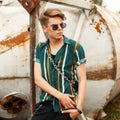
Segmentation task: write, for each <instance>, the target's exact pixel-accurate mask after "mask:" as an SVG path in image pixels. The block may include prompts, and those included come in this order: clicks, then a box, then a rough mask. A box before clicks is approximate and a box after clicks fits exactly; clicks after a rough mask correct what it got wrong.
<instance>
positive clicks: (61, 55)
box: [34, 36, 86, 112]
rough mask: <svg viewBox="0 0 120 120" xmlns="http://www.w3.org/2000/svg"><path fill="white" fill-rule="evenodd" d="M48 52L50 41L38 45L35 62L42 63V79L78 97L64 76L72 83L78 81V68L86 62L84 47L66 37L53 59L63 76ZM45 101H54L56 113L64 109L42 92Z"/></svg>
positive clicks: (61, 90) (42, 99)
mask: <svg viewBox="0 0 120 120" xmlns="http://www.w3.org/2000/svg"><path fill="white" fill-rule="evenodd" d="M47 51H48V52H49V40H47V41H46V42H44V43H38V44H37V45H36V48H35V54H34V61H35V62H38V63H40V66H41V70H42V77H43V78H44V79H45V80H46V81H47V82H48V83H49V84H50V85H51V86H53V87H54V88H56V89H57V90H58V91H60V92H62V93H69V94H72V95H74V96H76V93H75V91H74V90H73V89H72V85H71V84H70V82H69V81H67V80H66V79H65V77H64V75H65V76H67V77H68V79H69V80H71V81H77V74H76V67H77V66H78V65H80V64H81V63H83V62H86V58H85V53H84V49H83V47H82V46H81V45H80V43H78V42H76V41H74V40H72V39H68V38H67V37H66V36H64V45H63V46H62V47H61V49H60V50H59V51H58V52H57V54H56V55H55V57H54V58H53V60H54V63H55V64H56V65H57V68H59V69H60V70H61V71H62V73H63V74H64V75H63V74H62V75H61V74H60V73H59V72H58V71H57V70H56V69H55V67H54V66H53V64H52V62H51V61H50V59H49V57H48V54H47ZM74 100H75V99H74ZM44 101H53V107H54V111H55V112H59V111H61V110H62V109H64V108H63V106H61V104H60V103H59V101H58V100H57V99H56V98H54V97H53V96H51V95H49V94H48V93H46V92H44V91H41V94H40V102H44Z"/></svg>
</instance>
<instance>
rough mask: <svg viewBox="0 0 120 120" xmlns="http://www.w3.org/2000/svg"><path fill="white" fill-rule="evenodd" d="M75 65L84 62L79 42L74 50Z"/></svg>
mask: <svg viewBox="0 0 120 120" xmlns="http://www.w3.org/2000/svg"><path fill="white" fill-rule="evenodd" d="M75 59H76V66H79V65H80V64H81V63H85V62H86V57H85V51H84V49H83V47H82V45H81V44H79V43H78V45H77V48H76V51H75Z"/></svg>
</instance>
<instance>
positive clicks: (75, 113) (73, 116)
mask: <svg viewBox="0 0 120 120" xmlns="http://www.w3.org/2000/svg"><path fill="white" fill-rule="evenodd" d="M62 113H63V114H64V113H69V115H70V117H71V119H72V120H75V119H76V118H77V116H78V115H79V112H78V111H77V110H76V109H69V110H63V111H62Z"/></svg>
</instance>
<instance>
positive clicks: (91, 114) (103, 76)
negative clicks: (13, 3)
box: [38, 0, 120, 120]
mask: <svg viewBox="0 0 120 120" xmlns="http://www.w3.org/2000/svg"><path fill="white" fill-rule="evenodd" d="M54 7H55V8H60V9H61V10H62V11H63V12H64V13H65V15H66V18H67V19H66V23H67V28H66V29H65V30H64V34H65V35H67V36H68V37H70V38H72V39H74V40H76V41H79V42H80V43H81V44H82V45H83V47H84V49H85V53H86V57H87V63H86V65H87V94H86V99H85V104H84V112H85V114H86V116H87V117H88V119H92V120H94V119H96V118H98V117H100V115H101V113H104V112H103V109H104V107H105V106H106V105H107V104H108V102H110V101H111V100H112V99H114V98H115V97H116V96H117V95H118V94H119V93H120V87H119V85H120V41H119V40H120V17H119V16H118V15H117V14H116V13H113V12H111V11H109V10H107V9H106V8H104V7H100V6H97V5H94V4H92V3H90V2H89V1H88V2H87V1H82V0H80V1H78V0H74V1H72V2H70V1H68V0H62V1H59V0H49V1H48V2H46V1H45V0H42V3H41V8H40V12H41V11H42V10H45V9H46V8H54ZM40 31H42V29H41V27H40ZM44 38H45V37H44V34H42V32H41V34H40V36H39V39H38V40H40V41H42V40H44Z"/></svg>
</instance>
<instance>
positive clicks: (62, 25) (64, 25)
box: [51, 23, 67, 30]
mask: <svg viewBox="0 0 120 120" xmlns="http://www.w3.org/2000/svg"><path fill="white" fill-rule="evenodd" d="M59 25H60V27H61V28H65V27H66V25H67V24H66V23H61V24H53V25H51V26H52V30H58V28H59Z"/></svg>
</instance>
